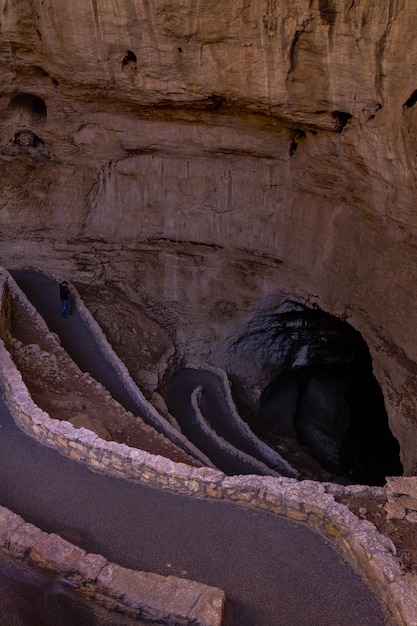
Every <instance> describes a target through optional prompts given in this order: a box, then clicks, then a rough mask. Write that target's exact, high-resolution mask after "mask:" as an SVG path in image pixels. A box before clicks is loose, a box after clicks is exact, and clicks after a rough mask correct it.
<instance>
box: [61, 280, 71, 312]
mask: <svg viewBox="0 0 417 626" xmlns="http://www.w3.org/2000/svg"><path fill="white" fill-rule="evenodd" d="M59 298H60V300H61V315H62V317H67V315H71V306H70V292H69V287H68V282H67V281H66V280H63V281H62V283H60V285H59Z"/></svg>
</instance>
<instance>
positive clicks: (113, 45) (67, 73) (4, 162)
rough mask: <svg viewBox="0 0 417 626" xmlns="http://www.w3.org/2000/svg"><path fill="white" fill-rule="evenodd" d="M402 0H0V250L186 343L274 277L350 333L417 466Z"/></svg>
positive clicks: (408, 67)
mask: <svg viewBox="0 0 417 626" xmlns="http://www.w3.org/2000/svg"><path fill="white" fill-rule="evenodd" d="M416 26H417V5H413V3H411V2H409V3H407V2H405V1H404V0H392V1H390V2H381V1H380V2H377V1H376V0H374V1H368V0H366V1H365V0H285V2H284V0H278V1H276V2H275V1H274V2H272V1H271V0H230V1H228V2H227V3H219V2H217V1H215V0H205V1H204V2H196V1H194V0H193V1H191V0H170V2H165V1H164V0H158V1H157V2H153V3H149V2H146V1H145V0H94V1H92V2H86V1H85V0H74V1H73V2H71V3H68V2H65V1H64V0H33V1H31V2H29V0H14V1H13V2H10V1H9V0H0V72H1V88H0V180H1V194H0V237H1V241H0V263H1V264H3V265H5V266H6V267H12V266H13V267H17V266H22V265H28V264H33V265H37V266H40V267H44V268H45V269H49V270H52V271H57V272H61V273H63V272H66V273H68V274H69V275H70V276H71V278H72V279H78V280H84V281H87V282H88V281H93V280H94V281H100V280H117V281H118V282H119V283H120V284H122V285H123V286H124V288H125V290H126V292H128V293H129V294H130V295H132V297H137V298H138V299H142V301H143V302H144V303H146V304H147V305H148V306H149V307H150V310H151V312H153V313H154V315H155V319H157V320H160V321H164V322H165V323H166V324H167V325H168V326H169V327H170V328H171V330H172V332H173V333H174V334H175V333H176V342H177V344H178V345H179V344H181V345H182V346H184V345H186V346H188V348H187V349H188V351H189V352H190V353H192V355H193V356H195V355H197V354H199V355H200V356H202V357H203V358H212V360H213V361H216V359H217V360H220V357H219V356H216V357H215V356H214V355H218V354H219V353H220V351H221V349H224V347H225V345H227V342H228V341H229V340H230V338H231V337H232V336H233V335H234V334H235V333H236V332H238V328H239V325H240V324H242V323H244V321H245V319H247V318H248V317H249V316H250V315H251V314H252V312H253V311H254V310H256V309H257V308H259V307H263V306H267V305H268V303H269V302H271V299H272V300H274V299H276V300H278V301H279V300H280V299H282V298H284V297H286V296H287V295H290V296H291V297H292V298H293V299H296V300H299V301H300V302H303V303H307V304H308V303H310V304H318V305H319V306H321V307H322V308H323V309H324V310H326V311H328V312H330V313H333V314H336V315H338V316H341V317H344V318H345V319H347V321H349V322H350V323H351V324H352V325H353V326H354V327H355V328H357V329H358V330H359V331H360V332H361V333H362V335H363V337H364V339H365V340H366V341H367V343H368V345H369V347H370V350H371V354H372V357H373V362H374V368H375V373H376V375H377V377H378V380H379V382H380V384H381V386H382V388H383V391H384V394H385V398H386V403H387V408H388V411H389V415H390V422H391V427H392V430H393V432H394V434H395V435H396V436H397V437H398V439H399V441H400V444H401V447H402V456H403V461H404V465H405V469H406V472H407V473H416V471H417V452H416V451H415V448H416V446H415V441H416V437H417V434H416V429H417V423H416V405H417V400H416V383H415V374H416V370H417V365H416V363H417V335H416V332H415V329H416V328H417V313H416V309H415V306H414V284H415V279H416V277H417V253H416V242H417V213H416V211H415V189H416V182H417V181H416V176H417V170H416V165H417V157H416V154H417V150H416V148H417V117H416V116H417V107H416V106H415V105H416V102H417V84H416V78H415V77H416V59H417V54H416V52H417V42H416V39H415V29H416Z"/></svg>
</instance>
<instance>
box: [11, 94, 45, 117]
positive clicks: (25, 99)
mask: <svg viewBox="0 0 417 626" xmlns="http://www.w3.org/2000/svg"><path fill="white" fill-rule="evenodd" d="M9 110H10V111H13V113H14V114H15V116H16V118H17V119H16V122H18V123H19V124H21V125H31V124H42V123H44V122H45V121H46V116H47V110H46V104H45V102H44V100H42V98H38V96H34V95H33V94H31V93H19V94H18V95H17V96H15V97H14V98H13V99H12V100H11V102H10V104H9Z"/></svg>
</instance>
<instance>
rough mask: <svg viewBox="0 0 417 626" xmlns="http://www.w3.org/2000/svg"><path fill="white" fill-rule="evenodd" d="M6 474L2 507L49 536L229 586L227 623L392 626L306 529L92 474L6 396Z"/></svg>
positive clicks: (1, 467)
mask: <svg viewBox="0 0 417 626" xmlns="http://www.w3.org/2000/svg"><path fill="white" fill-rule="evenodd" d="M66 322H68V323H71V320H66ZM0 476H1V481H0V504H2V505H3V506H6V507H8V508H10V509H11V510H13V511H15V512H16V513H18V514H20V515H22V517H23V518H24V519H26V520H27V521H29V522H31V523H33V524H35V525H37V526H39V527H40V528H42V529H43V530H46V531H47V532H56V533H58V534H60V535H62V536H63V537H64V538H66V539H68V540H69V541H72V542H73V543H75V544H76V545H79V546H81V547H82V548H84V549H85V550H88V551H89V552H96V553H101V554H103V555H104V556H105V557H106V558H107V559H109V560H111V561H115V562H117V563H119V564H121V565H123V566H125V567H131V568H135V569H140V570H144V571H153V572H156V573H159V574H162V575H169V574H173V575H177V576H183V577H185V578H190V579H193V580H197V581H200V582H204V583H207V584H210V585H215V586H219V587H221V588H222V589H224V591H225V592H226V594H227V598H228V603H227V612H226V620H225V626H307V625H308V626H358V624H360V625H361V626H381V625H382V624H385V623H386V624H389V625H390V626H391V625H392V624H394V622H393V621H392V620H391V618H388V617H387V616H386V615H385V611H383V610H382V609H381V607H380V606H379V604H378V603H377V602H376V600H375V599H374V597H373V596H372V594H371V593H370V592H369V590H368V589H367V587H366V586H365V585H364V583H363V582H362V581H361V580H360V578H358V577H357V576H356V575H355V573H354V572H353V570H352V569H351V568H350V567H349V566H348V565H346V563H345V562H344V561H343V560H342V558H341V557H340V556H339V554H337V553H336V552H335V550H334V549H333V548H332V546H331V545H330V544H329V543H328V542H327V540H325V539H324V538H323V537H322V536H321V535H319V534H318V533H316V532H314V531H312V530H311V529H309V528H308V527H307V526H306V525H304V524H301V523H296V522H293V521H290V520H288V519H286V518H281V517H279V516H275V515H273V514H270V513H268V512H265V511H257V510H253V509H251V508H249V507H244V506H241V505H237V504H234V503H230V502H226V501H216V500H210V499H198V498H191V497H187V496H182V495H179V494H174V493H170V492H166V491H161V490H157V489H153V488H150V487H146V486H144V485H141V484H139V483H134V482H130V481H127V480H123V479H118V478H114V477H111V476H105V475H102V474H98V473H95V472H92V471H91V470H89V468H88V467H86V466H85V465H83V464H81V463H77V462H75V461H71V460H70V459H67V458H66V457H64V456H62V455H60V454H59V453H58V452H56V451H55V450H53V449H50V448H45V447H43V446H41V445H40V444H38V443H37V442H36V441H35V440H33V439H31V438H29V437H27V436H26V435H25V434H23V433H22V432H21V431H20V430H19V429H18V428H17V427H16V425H15V424H14V422H13V420H12V418H11V416H10V414H9V411H8V409H7V407H6V405H5V404H4V401H3V400H2V399H0ZM386 620H387V621H386Z"/></svg>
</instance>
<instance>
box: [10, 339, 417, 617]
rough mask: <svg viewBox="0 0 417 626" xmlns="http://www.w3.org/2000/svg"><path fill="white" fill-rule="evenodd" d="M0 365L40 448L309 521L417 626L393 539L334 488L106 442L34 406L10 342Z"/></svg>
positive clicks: (413, 592) (14, 405) (416, 588)
mask: <svg viewBox="0 0 417 626" xmlns="http://www.w3.org/2000/svg"><path fill="white" fill-rule="evenodd" d="M0 366H1V368H0V372H1V377H2V383H3V386H4V388H5V390H6V396H7V400H8V403H9V405H10V407H11V410H12V412H13V414H14V417H15V419H16V422H17V423H18V424H19V426H20V427H21V428H22V429H23V430H24V431H25V432H26V433H28V434H30V435H31V436H34V437H36V439H37V440H38V441H40V442H41V443H43V444H45V445H49V446H52V447H54V448H55V449H57V450H59V451H60V452H61V453H63V454H64V455H66V456H69V457H70V458H72V459H75V460H77V461H81V462H83V463H86V464H87V465H89V466H90V467H91V468H92V469H94V470H97V471H101V472H103V473H106V474H113V475H116V476H121V477H125V478H129V479H132V480H138V481H141V482H144V483H147V484H149V485H152V486H154V487H158V488H162V489H169V490H173V491H176V492H180V493H184V494H188V495H198V496H203V497H210V498H221V499H227V500H230V501H234V502H239V503H243V504H247V505H250V506H254V507H257V508H260V509H265V510H268V511H271V512H272V513H275V514H278V515H285V516H287V517H289V518H290V519H294V520H299V521H303V522H306V523H308V524H309V525H310V526H312V527H313V528H315V529H318V530H320V531H321V532H324V533H325V534H326V535H328V536H329V537H331V538H332V540H333V541H334V543H335V544H336V545H337V546H338V547H339V548H340V549H342V550H343V552H345V553H347V554H348V556H349V558H350V559H351V562H352V564H353V565H356V566H357V567H359V569H360V570H361V571H362V572H363V573H364V574H365V576H366V578H367V579H368V581H369V583H370V584H371V586H372V588H373V589H374V591H375V593H376V595H377V596H379V597H380V598H381V599H382V600H383V601H384V602H386V604H387V605H388V606H389V608H390V609H391V611H392V613H393V615H394V616H395V618H396V620H397V622H398V624H400V625H401V626H417V580H416V578H415V577H414V576H412V575H410V574H406V573H405V572H404V571H403V570H402V569H401V567H400V565H399V561H398V559H397V558H396V549H395V546H394V544H393V543H392V541H391V540H390V539H388V538H387V537H385V536H384V535H381V534H380V533H379V532H378V531H377V530H376V528H375V526H374V525H373V524H371V523H370V522H367V521H364V520H360V519H358V518H357V517H356V516H355V515H354V514H353V513H351V512H350V511H349V509H348V508H347V507H345V506H344V505H342V504H338V503H337V502H336V501H335V498H334V496H333V495H332V493H329V492H330V491H332V489H333V485H326V484H321V483H316V482H313V481H303V482H299V481H297V480H295V479H293V478H272V477H269V476H268V477H263V476H232V477H228V476H225V475H224V474H223V473H222V472H219V471H217V470H213V469H211V468H192V467H190V466H188V465H185V464H182V463H174V462H172V461H170V460H168V459H166V458H163V457H158V456H154V455H151V454H148V453H147V452H143V451H141V450H137V449H133V448H129V447H128V446H125V445H123V444H117V443H113V442H106V441H104V440H101V439H99V437H97V435H95V434H94V433H92V432H90V431H87V430H85V429H82V428H81V429H79V430H77V429H75V428H73V427H72V425H71V424H69V423H67V422H57V421H56V420H52V419H50V418H49V416H48V415H47V414H46V413H44V412H43V411H41V410H40V409H39V408H38V407H37V406H36V405H34V403H33V401H32V399H31V397H30V395H29V393H28V391H27V389H26V387H25V385H24V383H23V381H22V378H21V376H20V373H19V372H18V371H17V369H16V367H15V366H14V363H13V361H12V359H11V358H10V356H9V354H8V353H7V351H6V350H5V348H4V344H3V342H1V343H0ZM328 491H329V492H328ZM350 491H351V492H354V493H356V495H359V494H360V493H361V492H363V493H364V495H366V494H367V488H366V487H357V488H356V489H355V488H350Z"/></svg>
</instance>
